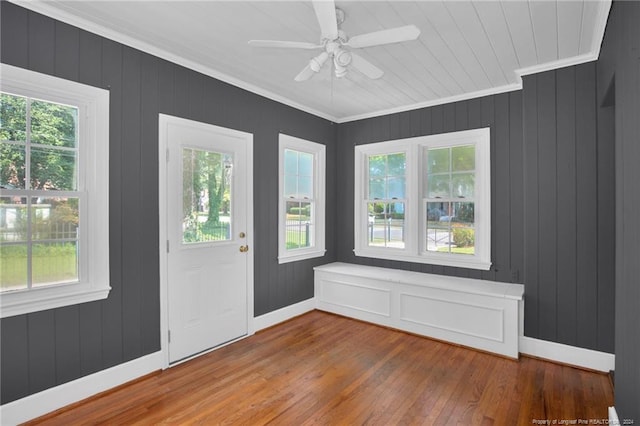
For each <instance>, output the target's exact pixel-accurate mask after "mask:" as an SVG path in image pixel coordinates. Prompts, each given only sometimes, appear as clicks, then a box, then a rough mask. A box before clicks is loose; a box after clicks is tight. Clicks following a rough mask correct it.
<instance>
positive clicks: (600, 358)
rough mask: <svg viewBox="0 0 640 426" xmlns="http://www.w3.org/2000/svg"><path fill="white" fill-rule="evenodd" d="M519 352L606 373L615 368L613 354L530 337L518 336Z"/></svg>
mask: <svg viewBox="0 0 640 426" xmlns="http://www.w3.org/2000/svg"><path fill="white" fill-rule="evenodd" d="M520 353H521V354H523V355H531V356H535V357H538V358H544V359H548V360H550V361H555V362H560V363H562V364H568V365H573V366H576V367H582V368H588V369H590V370H596V371H602V372H606V373H608V372H609V371H612V370H615V355H614V354H610V353H606V352H599V351H594V350H591V349H585V348H578V347H576V346H569V345H564V344H561V343H555V342H549V341H546V340H540V339H534V338H532V337H526V336H520Z"/></svg>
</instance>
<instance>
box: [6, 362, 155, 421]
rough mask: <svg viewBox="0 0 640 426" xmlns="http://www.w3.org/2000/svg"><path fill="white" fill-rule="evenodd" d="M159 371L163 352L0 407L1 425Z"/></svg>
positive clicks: (36, 414) (27, 419)
mask: <svg viewBox="0 0 640 426" xmlns="http://www.w3.org/2000/svg"><path fill="white" fill-rule="evenodd" d="M161 368H162V352H154V353H152V354H149V355H145V356H143V357H140V358H137V359H134V360H132V361H129V362H125V363H124V364H119V365H116V366H115V367H111V368H108V369H106V370H102V371H98V372H97V373H93V374H90V375H88V376H84V377H81V378H79V379H77V380H73V381H71V382H67V383H64V384H62V385H59V386H56V387H53V388H49V389H46V390H43V391H42V392H38V393H35V394H33V395H29V396H26V397H24V398H22V399H18V400H16V401H13V402H9V403H8V404H4V405H2V406H0V423H1V424H2V425H4V426H10V425H17V424H19V423H24V422H26V421H29V420H32V419H35V418H37V417H40V416H43V415H45V414H47V413H50V412H52V411H55V410H58V409H60V408H62V407H65V406H67V405H69V404H73V403H75V402H78V401H82V400H83V399H86V398H89V397H91V396H93V395H95V394H97V393H100V392H104V391H106V390H109V389H112V388H114V387H116V386H120V385H122V384H124V383H127V382H130V381H131V380H135V379H137V378H139V377H142V376H144V375H146V374H149V373H152V372H154V371H157V370H160V369H161Z"/></svg>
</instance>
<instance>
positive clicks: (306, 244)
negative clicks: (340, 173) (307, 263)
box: [278, 134, 325, 263]
mask: <svg viewBox="0 0 640 426" xmlns="http://www.w3.org/2000/svg"><path fill="white" fill-rule="evenodd" d="M279 187H280V191H279V192H280V203H279V226H278V234H279V237H278V247H279V249H278V261H279V262H280V263H285V262H292V261H296V260H302V259H309V258H312V257H320V256H324V253H325V247H324V217H325V211H324V210H325V208H324V198H325V146H324V145H321V144H318V143H315V142H309V141H306V140H303V139H298V138H294V137H292V136H287V135H284V134H280V185H279Z"/></svg>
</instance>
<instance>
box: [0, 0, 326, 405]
mask: <svg viewBox="0 0 640 426" xmlns="http://www.w3.org/2000/svg"><path fill="white" fill-rule="evenodd" d="M0 8H1V9H0V12H1V15H2V17H1V19H2V21H1V31H2V34H1V43H2V44H1V46H0V48H1V60H2V62H3V63H7V64H10V65H15V66H19V67H22V68H27V69H31V70H34V71H38V72H42V73H45V74H50V75H55V76H58V77H62V78H65V79H69V80H73V81H78V82H81V83H85V84H88V85H92V86H96V87H102V88H108V89H109V90H110V93H111V98H110V145H109V148H110V152H109V155H110V182H109V183H110V188H109V190H110V193H109V200H110V211H109V217H110V223H109V225H110V261H111V286H112V288H113V289H112V290H111V293H110V294H109V297H108V299H106V300H104V301H99V302H93V303H86V304H81V305H77V306H69V307H65V308H61V309H54V310H49V311H44V312H38V313H34V314H29V315H21V316H16V317H10V318H4V319H2V321H1V322H0V323H1V325H0V327H1V330H0V331H1V339H2V340H1V353H0V357H1V365H0V368H1V371H2V377H1V382H0V389H2V392H1V402H2V403H3V404H4V403H7V402H10V401H13V400H16V399H18V398H21V397H24V396H27V395H30V394H33V393H35V392H38V391H41V390H44V389H47V388H50V387H52V386H55V385H58V384H62V383H65V382H67V381H70V380H73V379H76V378H79V377H82V376H85V375H88V374H90V373H93V372H96V371H99V370H102V369H105V368H108V367H111V366H114V365H117V364H120V363H123V362H126V361H129V360H132V359H135V358H138V357H140V356H143V355H146V354H149V353H153V352H155V351H157V350H159V349H160V321H159V316H160V312H159V310H160V302H159V272H158V271H159V263H158V262H159V261H158V226H159V224H158V213H157V212H158V148H157V146H158V113H166V114H171V115H176V116H180V117H184V118H188V119H193V120H198V121H202V122H206V123H211V124H215V125H220V126H224V127H228V128H233V129H238V130H242V131H246V132H250V133H252V134H253V135H254V194H255V200H254V204H255V207H256V209H255V235H254V241H255V247H253V248H252V249H253V250H255V291H254V294H255V315H256V316H257V315H261V314H264V313H267V312H270V311H273V310H275V309H278V308H281V307H284V306H288V305H291V304H293V303H296V302H300V301H303V300H306V299H308V298H311V297H313V268H312V267H313V266H314V265H317V264H320V263H324V262H330V261H332V260H333V259H334V258H333V256H334V255H333V244H334V241H333V234H334V232H333V227H334V220H335V217H334V216H335V215H333V214H332V212H333V211H334V210H335V202H334V193H333V191H332V190H329V191H328V193H327V209H328V211H329V212H330V213H329V214H327V241H326V243H327V249H328V252H327V254H326V255H325V257H323V258H318V259H314V260H309V261H303V262H294V263H288V264H284V265H279V264H278V262H277V258H276V256H277V252H278V250H277V241H278V239H277V238H276V232H277V223H278V221H277V214H278V209H277V197H278V166H277V165H278V133H279V132H283V133H287V134H290V135H292V136H297V137H301V138H304V139H308V140H312V141H315V142H319V143H323V144H326V145H327V158H328V161H327V167H328V169H327V187H328V188H333V187H334V186H335V169H334V166H335V162H334V161H333V160H332V159H333V158H334V157H335V125H334V124H333V123H331V122H329V121H327V120H324V119H321V118H318V117H314V116H312V115H309V114H306V113H304V112H301V111H299V110H296V109H294V108H291V107H287V106H284V105H282V104H279V103H277V102H274V101H271V100H268V99H266V98H263V97H260V96H257V95H255V94H252V93H249V92H246V91H243V90H241V89H239V88H237V87H234V86H231V85H228V84H225V83H222V82H220V81H217V80H214V79H212V78H209V77H206V76H204V75H201V74H198V73H196V72H194V71H191V70H188V69H185V68H183V67H180V66H177V65H175V64H172V63H169V62H167V61H164V60H161V59H159V58H156V57H154V56H151V55H148V54H146V53H142V52H140V51H138V50H135V49H132V48H129V47H127V46H123V45H121V44H119V43H115V42H113V41H110V40H107V39H104V38H101V37H98V36H96V35H93V34H91V33H88V32H86V31H82V30H79V29H77V28H75V27H72V26H69V25H66V24H64V23H61V22H57V21H54V20H53V19H50V18H48V17H45V16H42V15H39V14H37V13H33V12H29V11H27V10H25V9H23V8H21V7H19V6H16V5H14V4H11V3H7V2H5V1H2V2H1V3H0Z"/></svg>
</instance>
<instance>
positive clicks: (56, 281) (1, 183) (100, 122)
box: [0, 64, 110, 317]
mask: <svg viewBox="0 0 640 426" xmlns="http://www.w3.org/2000/svg"><path fill="white" fill-rule="evenodd" d="M1 72H2V82H1V94H0V96H1V105H0V165H1V172H0V256H1V262H0V301H1V309H0V310H1V311H2V317H7V316H13V315H19V314H23V313H28V312H35V311H39V310H44V309H50V308H55V307H60V306H66V305H70V304H76V303H82V302H87V301H90V300H97V299H102V298H105V297H107V295H108V292H109V289H110V287H109V250H108V247H109V246H108V238H109V233H108V223H109V221H108V192H109V191H108V161H107V159H108V154H109V150H108V147H109V138H108V107H109V93H108V92H107V91H105V90H102V89H97V88H93V87H89V86H85V85H82V84H78V83H73V82H70V81H67V80H62V79H59V78H56V77H51V76H47V75H44V74H39V73H35V72H32V71H28V70H24V69H20V68H16V67H12V66H8V65H5V64H2V68H1Z"/></svg>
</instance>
